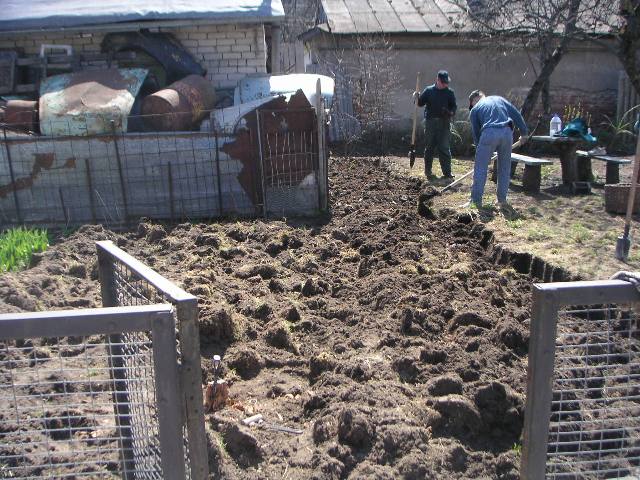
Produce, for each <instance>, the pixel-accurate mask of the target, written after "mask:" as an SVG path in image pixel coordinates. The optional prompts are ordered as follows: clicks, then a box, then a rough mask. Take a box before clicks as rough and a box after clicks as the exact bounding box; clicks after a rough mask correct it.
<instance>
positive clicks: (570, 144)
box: [530, 135, 590, 185]
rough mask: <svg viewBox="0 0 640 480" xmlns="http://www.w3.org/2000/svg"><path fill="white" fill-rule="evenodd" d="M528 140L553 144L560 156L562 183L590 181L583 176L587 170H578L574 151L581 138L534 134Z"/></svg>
mask: <svg viewBox="0 0 640 480" xmlns="http://www.w3.org/2000/svg"><path fill="white" fill-rule="evenodd" d="M530 140H532V141H534V142H544V143H550V144H551V145H553V147H554V149H555V150H556V151H557V152H558V156H559V157H560V164H561V166H562V183H563V184H565V185H571V184H572V183H573V182H576V181H584V182H588V181H590V178H584V177H586V176H588V174H587V172H580V171H578V162H577V155H576V151H577V150H578V145H579V144H580V143H581V142H583V140H582V139H581V138H576V137H552V136H549V135H534V136H533V137H531V138H530Z"/></svg>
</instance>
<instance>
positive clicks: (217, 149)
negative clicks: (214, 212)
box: [212, 127, 222, 215]
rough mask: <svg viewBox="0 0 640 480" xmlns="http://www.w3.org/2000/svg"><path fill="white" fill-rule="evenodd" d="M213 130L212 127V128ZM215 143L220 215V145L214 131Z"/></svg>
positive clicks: (216, 132) (219, 209) (220, 212)
mask: <svg viewBox="0 0 640 480" xmlns="http://www.w3.org/2000/svg"><path fill="white" fill-rule="evenodd" d="M212 128H213V127H212ZM214 138H215V141H216V174H217V176H218V182H217V183H218V212H219V214H220V215H222V179H221V178H220V144H219V142H218V131H217V130H214Z"/></svg>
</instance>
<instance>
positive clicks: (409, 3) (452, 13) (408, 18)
mask: <svg viewBox="0 0 640 480" xmlns="http://www.w3.org/2000/svg"><path fill="white" fill-rule="evenodd" d="M546 1H550V0H546ZM455 3H458V4H462V3H463V2H453V1H451V0H321V9H320V12H319V16H318V21H317V25H316V27H314V28H313V29H312V30H310V31H308V32H306V33H305V34H303V36H302V38H304V37H310V36H314V35H315V34H317V33H318V32H327V33H332V34H337V35H349V34H361V33H373V34H375V33H384V34H389V33H391V34H395V33H423V34H424V33H427V34H429V33H431V34H446V33H460V32H473V31H477V26H476V25H474V23H473V21H472V19H471V16H470V11H472V10H473V9H474V6H476V5H477V4H478V2H477V0H467V4H468V6H469V11H468V10H467V9H462V8H460V7H459V6H457V5H455ZM591 10H593V12H591ZM614 13H615V12H612V18H611V19H609V21H608V22H605V23H606V24H604V23H603V22H602V21H601V20H600V17H602V16H603V12H602V10H601V9H600V10H598V7H597V1H596V0H587V1H585V2H583V7H582V8H581V11H580V14H579V17H580V18H579V21H578V23H579V26H580V27H581V28H583V29H584V30H585V32H591V33H592V34H597V35H607V34H610V33H611V28H610V27H609V25H615V24H616V19H615V18H613V17H615V15H614ZM524 16H525V14H524V13H523V12H519V11H517V10H516V9H514V11H513V17H512V18H510V19H505V20H506V21H508V20H510V21H511V23H510V25H505V27H504V28H505V30H509V31H512V32H517V31H525V30H527V29H528V28H529V27H531V24H528V22H526V21H524V19H523V18H524Z"/></svg>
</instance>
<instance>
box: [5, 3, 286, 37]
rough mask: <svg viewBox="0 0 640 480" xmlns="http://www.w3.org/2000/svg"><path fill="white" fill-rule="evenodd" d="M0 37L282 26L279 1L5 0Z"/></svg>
mask: <svg viewBox="0 0 640 480" xmlns="http://www.w3.org/2000/svg"><path fill="white" fill-rule="evenodd" d="M0 3H2V16H0V33H1V32H25V31H34V30H60V29H79V28H83V29H91V27H94V28H95V27H98V26H101V25H111V24H117V23H124V22H149V21H151V22H162V21H180V20H190V21H192V20H193V21H195V20H203V21H211V22H216V23H221V22H224V23H237V22H245V23H246V22H259V23H263V22H280V21H282V20H284V9H283V7H282V2H281V0H100V1H98V2H88V1H87V0H2V2H0Z"/></svg>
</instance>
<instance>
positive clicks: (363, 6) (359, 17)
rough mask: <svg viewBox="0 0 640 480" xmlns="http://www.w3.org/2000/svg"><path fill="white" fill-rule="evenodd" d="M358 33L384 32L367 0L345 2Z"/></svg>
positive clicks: (345, 0)
mask: <svg viewBox="0 0 640 480" xmlns="http://www.w3.org/2000/svg"><path fill="white" fill-rule="evenodd" d="M344 3H345V5H346V6H347V8H348V9H349V13H351V19H352V20H353V23H354V24H355V27H356V31H357V32H358V33H372V32H380V33H381V32H382V26H381V25H380V23H379V22H378V19H377V18H376V16H375V15H374V14H373V10H372V9H371V6H370V5H369V3H368V2H367V1H366V0H344Z"/></svg>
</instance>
